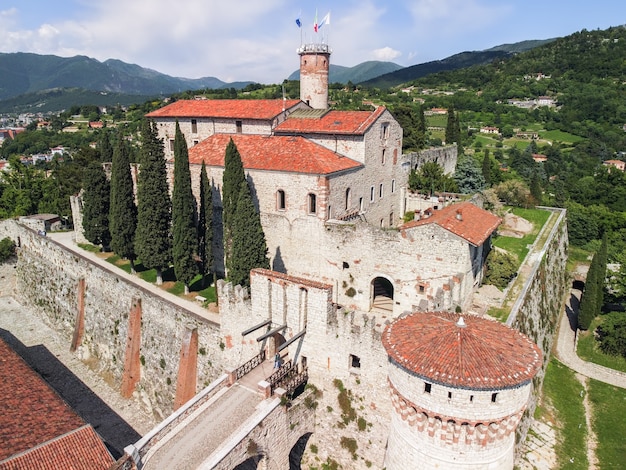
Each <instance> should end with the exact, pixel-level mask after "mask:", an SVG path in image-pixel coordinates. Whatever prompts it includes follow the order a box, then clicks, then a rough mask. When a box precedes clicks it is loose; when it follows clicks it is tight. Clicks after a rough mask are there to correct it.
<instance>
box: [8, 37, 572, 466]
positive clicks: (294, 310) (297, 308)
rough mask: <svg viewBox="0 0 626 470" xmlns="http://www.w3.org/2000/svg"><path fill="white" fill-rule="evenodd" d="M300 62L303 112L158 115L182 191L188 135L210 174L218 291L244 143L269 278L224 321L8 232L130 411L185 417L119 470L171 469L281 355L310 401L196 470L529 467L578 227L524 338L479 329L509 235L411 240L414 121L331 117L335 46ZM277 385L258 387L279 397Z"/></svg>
mask: <svg viewBox="0 0 626 470" xmlns="http://www.w3.org/2000/svg"><path fill="white" fill-rule="evenodd" d="M298 54H299V56H300V68H301V71H300V73H301V87H300V88H301V97H300V100H181V101H176V102H174V103H171V104H169V105H167V106H164V107H163V108H161V109H159V110H156V111H154V112H151V113H149V114H148V117H149V118H151V119H153V120H154V121H155V122H156V124H157V129H158V131H159V136H160V137H161V138H163V140H164V143H165V154H166V158H167V160H168V165H169V170H170V177H171V174H172V159H173V139H174V130H175V126H176V122H178V123H179V125H180V127H181V130H182V131H183V133H184V135H185V138H186V139H187V144H188V146H189V149H190V150H189V158H190V167H191V173H192V185H193V190H194V194H195V195H196V196H198V193H199V180H200V178H199V175H200V168H201V164H202V163H203V162H204V163H205V165H206V168H207V172H208V176H209V179H212V181H213V185H214V198H213V201H214V204H215V207H214V214H215V223H214V226H216V227H217V230H218V233H217V234H216V237H214V239H215V246H214V250H215V253H216V258H217V259H218V260H220V261H218V262H217V263H216V266H215V268H216V270H217V271H218V273H219V274H225V273H224V271H225V269H224V263H223V260H222V259H221V258H223V250H222V248H221V244H222V238H221V234H220V233H219V231H220V230H221V228H220V227H221V198H220V197H219V195H220V191H221V186H222V175H223V171H224V155H225V149H226V146H227V145H228V143H229V142H230V140H231V139H232V141H233V142H234V143H235V144H236V146H237V148H238V150H239V153H240V155H241V158H242V163H243V166H244V170H245V172H246V175H247V178H248V182H249V184H250V187H251V189H252V193H253V196H254V198H255V202H256V204H257V207H258V209H259V212H260V215H261V222H262V225H263V229H264V232H265V236H266V240H267V244H268V248H269V256H270V261H271V267H272V269H271V270H266V269H255V270H252V272H251V273H250V288H249V289H244V288H242V287H241V286H233V285H232V284H230V283H226V282H224V281H221V280H220V281H218V282H217V286H216V290H217V295H218V300H219V302H218V305H219V312H218V315H216V314H213V313H210V312H208V311H206V309H202V310H203V311H202V312H198V311H197V310H199V309H200V307H198V308H197V309H195V310H191V309H189V310H186V309H185V307H184V306H181V305H177V304H176V303H173V302H169V301H168V300H166V299H163V298H159V297H158V296H155V295H153V294H151V293H150V292H149V291H148V290H147V289H145V288H142V287H141V286H137V285H134V284H133V283H132V282H129V281H128V279H125V278H124V277H123V276H120V275H119V273H117V272H116V270H114V269H106V268H102V267H97V266H96V265H95V264H94V263H93V262H92V261H90V260H89V259H88V258H87V257H85V256H83V255H81V254H72V255H68V254H67V252H66V251H65V249H64V248H63V247H62V246H61V245H60V244H58V243H56V242H55V241H54V239H53V237H52V236H51V237H48V238H45V237H41V236H38V235H37V234H36V233H35V232H33V231H32V230H29V229H28V228H26V227H24V226H21V225H19V224H17V223H15V222H13V221H9V222H7V223H4V224H0V232H1V233H2V234H3V235H7V236H11V237H12V238H13V239H15V240H17V241H18V244H19V245H20V249H19V250H20V255H19V262H18V266H17V269H16V273H17V279H18V282H17V284H18V290H19V291H20V292H21V294H22V296H23V299H24V302H25V303H26V304H27V305H30V306H33V307H35V308H37V309H38V310H40V311H42V312H43V313H44V314H45V315H46V316H47V318H48V319H49V322H50V323H51V324H53V326H54V327H55V328H56V329H58V330H60V331H62V332H63V333H64V334H65V336H66V337H68V338H69V339H71V350H72V351H75V353H76V354H77V355H78V356H79V357H81V358H85V359H90V360H92V361H93V362H97V363H98V369H99V370H100V371H106V373H107V375H108V376H109V377H112V380H113V381H114V382H115V383H118V384H120V390H121V392H122V393H123V395H124V396H131V395H133V396H137V397H138V398H140V400H141V401H142V402H143V403H144V404H146V406H148V407H149V408H150V410H151V411H152V412H153V413H154V414H155V415H158V416H161V417H163V418H164V417H166V416H168V415H169V418H168V419H166V420H164V421H163V423H162V425H161V426H160V427H159V429H158V430H155V431H154V433H151V434H150V435H148V436H144V438H143V439H142V440H141V441H140V442H138V443H136V445H134V446H129V448H128V449H125V451H126V455H125V458H126V459H125V460H124V462H122V463H120V467H119V468H146V469H149V468H159V466H158V462H159V460H158V457H157V455H158V452H159V449H158V447H159V446H160V445H162V446H163V447H166V444H163V443H164V442H165V441H167V439H166V438H164V437H163V436H164V433H165V432H169V430H171V429H174V428H176V429H182V428H184V426H183V425H181V424H180V423H179V422H178V421H176V422H175V419H174V418H172V416H174V415H175V414H176V413H173V412H175V411H176V410H182V411H181V416H183V415H185V414H186V413H188V414H191V413H192V412H193V413H195V412H196V411H195V408H194V409H193V411H192V407H190V408H186V407H187V406H188V405H187V404H188V403H190V402H193V401H194V400H197V399H198V397H199V396H201V395H202V396H205V397H208V396H209V395H211V394H212V393H216V394H221V393H224V392H223V389H224V388H225V387H227V386H226V385H225V384H226V383H227V382H228V383H229V385H228V386H231V387H232V385H233V384H234V383H235V382H236V381H237V380H238V379H240V378H241V377H240V375H239V374H238V373H237V371H239V370H241V369H242V368H243V369H245V368H246V367H248V366H249V365H250V364H256V365H258V364H259V363H262V362H263V360H264V359H265V357H270V358H271V357H274V354H276V353H278V354H279V355H281V356H282V359H283V360H284V361H285V363H286V365H285V366H284V367H281V368H279V369H278V370H276V371H274V372H272V375H271V377H275V376H276V374H278V375H281V374H283V371H285V374H287V373H289V374H291V372H292V371H295V372H297V373H298V374H299V377H305V378H306V380H307V381H308V383H309V384H310V385H312V387H310V388H309V389H307V390H306V391H305V392H304V393H303V395H302V397H304V398H295V399H294V401H293V403H291V406H282V405H281V406H280V407H278V404H277V402H278V401H279V400H276V401H275V402H274V405H272V406H274V407H275V408H274V409H275V410H279V411H277V412H276V413H275V414H271V413H270V412H268V413H267V414H266V415H265V417H262V418H259V421H258V422H257V423H256V424H255V423H252V424H250V421H246V423H247V424H248V428H246V429H247V431H246V433H243V432H241V433H240V434H241V435H240V436H239V437H238V439H239V440H238V441H236V442H234V441H233V445H232V447H231V448H230V449H231V450H232V452H227V451H226V450H225V449H224V446H225V445H226V444H224V442H221V443H220V445H221V447H220V451H221V454H219V455H220V457H219V459H217V458H216V457H215V455H212V456H211V457H206V459H205V457H198V458H199V462H200V464H198V468H244V467H243V466H242V464H244V463H247V462H252V461H254V462H255V467H254V468H287V467H286V466H285V465H290V467H289V468H294V469H295V468H301V467H300V465H302V468H309V467H312V466H313V467H316V468H319V467H320V465H323V464H324V463H326V464H328V465H331V464H332V462H333V461H334V462H338V463H339V464H341V465H342V466H343V468H357V469H366V468H379V469H381V468H387V469H389V470H392V469H404V468H418V469H419V468H424V469H426V468H441V469H448V468H452V469H456V468H459V469H460V468H469V469H472V470H478V469H501V468H502V469H507V468H508V469H511V468H513V461H514V452H515V450H514V447H515V435H516V430H517V429H518V425H519V423H520V420H521V419H522V417H523V414H524V413H525V412H527V413H528V412H529V411H530V412H532V406H533V405H532V403H531V401H530V400H531V392H533V390H534V389H536V388H537V387H539V386H540V380H541V377H540V376H541V369H542V367H543V366H545V361H546V351H549V349H550V347H551V334H552V332H553V331H552V330H551V328H552V325H553V321H552V320H551V319H550V317H551V316H553V311H554V310H555V308H557V307H556V305H557V304H559V301H560V299H561V297H562V294H563V292H564V282H562V279H561V278H562V277H563V269H562V265H563V264H564V260H565V254H564V253H565V249H566V245H567V233H566V228H565V222H564V215H563V214H560V215H559V214H556V215H554V220H555V222H554V224H553V228H552V229H551V230H552V231H551V232H550V234H548V235H547V237H546V238H547V239H548V242H547V245H548V247H547V249H546V250H544V251H543V252H542V254H541V256H542V257H543V260H542V261H541V263H542V264H541V266H539V265H537V266H536V267H534V268H533V269H534V271H533V272H532V274H531V275H530V276H529V277H530V278H531V280H530V281H529V282H528V285H527V287H525V291H524V293H523V297H524V301H523V302H520V304H519V306H518V307H516V308H517V309H518V310H519V311H520V312H522V313H520V314H519V316H518V317H516V323H515V328H516V329H513V328H510V327H509V326H506V325H504V324H501V323H499V322H495V321H492V320H489V319H487V318H481V317H478V316H476V315H472V314H470V313H468V311H469V310H470V307H471V297H472V294H473V292H474V290H475V289H476V287H477V286H479V285H480V283H481V281H482V275H483V270H484V262H485V258H486V256H487V254H488V252H489V250H490V248H491V246H490V240H491V236H492V234H493V233H494V232H495V231H496V229H497V227H498V226H499V224H500V219H499V218H498V217H496V216H494V215H493V214H491V213H489V212H487V211H485V210H483V209H482V208H480V207H479V206H478V205H475V204H473V203H472V202H469V201H465V202H461V203H457V204H446V201H438V202H437V203H436V204H435V206H436V207H432V208H429V209H426V210H423V211H421V212H419V214H418V215H417V216H416V218H415V219H414V220H412V221H410V222H406V223H404V221H403V215H404V212H405V211H406V209H407V207H408V206H409V205H410V204H409V202H407V201H408V199H409V195H408V191H407V182H408V174H409V171H410V169H411V168H414V161H415V158H413V157H411V156H407V155H402V129H401V127H400V126H399V124H398V122H397V121H396V120H395V119H394V117H393V116H392V114H391V113H390V112H389V111H388V110H387V109H386V108H385V107H382V106H381V107H378V108H376V109H375V110H373V111H336V110H332V109H329V108H328V70H329V59H330V54H331V51H330V48H329V47H328V45H326V44H305V45H302V46H301V47H300V48H299V49H298ZM438 151H439V150H438ZM452 152H455V150H452ZM453 156H454V157H456V154H455V153H454V155H453ZM75 207H77V206H75ZM79 220H80V216H79V214H78V213H77V214H76V216H75V221H79ZM78 226H80V225H78ZM77 238H78V237H77ZM105 264H106V263H105ZM540 283H542V284H541V285H540ZM544 310H545V312H548V313H547V314H544ZM453 312H455V313H453ZM460 312H464V313H462V314H461V313H460ZM528 325H531V326H530V327H528ZM517 330H523V331H525V332H530V333H531V334H528V336H526V335H524V334H522V333H521V332H520V331H517ZM529 336H531V337H533V338H534V339H535V341H536V342H537V343H539V342H540V343H541V344H540V345H539V347H538V346H537V345H536V344H535V343H533V341H531V340H530V339H529ZM539 339H540V340H541V341H539ZM540 348H541V349H540ZM542 352H543V354H542ZM251 367H252V366H249V367H248V369H249V368H251ZM287 369H289V370H287ZM224 372H226V375H228V377H229V378H228V381H227V380H226V378H225V375H224ZM271 377H267V378H266V380H264V381H261V382H259V389H261V388H263V390H264V391H266V392H267V393H268V394H269V395H271V394H272V393H273V391H274V388H273V387H274V386H275V385H276V384H277V383H278V382H272V380H271ZM281 384H282V383H281ZM281 387H282V385H281ZM198 392H201V393H198ZM241 393H242V394H243V393H244V392H243V391H242V392H241ZM207 400H208V398H207ZM264 403H265V405H264V406H266V407H268V404H267V403H266V402H264ZM194 406H195V405H194ZM202 406H204V405H202ZM197 408H198V409H199V408H201V406H200V405H198V407H197ZM290 410H293V413H292V414H290V413H291V411H290ZM528 410H529V411H528ZM259 413H260V411H259V410H258V409H257V410H256V411H255V415H254V416H257V417H258V416H259ZM272 413H274V412H273V411H272ZM270 418H271V419H270ZM182 419H183V418H181V422H182ZM168 420H169V421H168ZM253 424H254V425H253ZM224 426H226V423H224ZM161 431H163V434H161ZM294 436H295V440H296V441H297V442H295V443H294ZM208 437H210V436H208ZM281 439H282V440H281ZM176 442H181V441H180V440H177V441H176ZM228 442H231V441H228ZM186 449H191V447H186ZM285 449H286V451H284V450H285ZM304 449H306V450H304ZM283 451H284V452H283ZM185 452H186V454H189V455H185V458H187V457H190V455H191V454H195V453H196V451H195V450H193V451H191V450H186V451H185ZM198 452H199V451H198ZM218 453H219V452H218ZM150 459H152V460H150ZM229 459H230V460H229ZM181 460H182V456H181ZM218 460H219V461H218ZM259 460H260V461H261V462H260V463H259ZM289 462H291V463H289ZM257 463H258V465H259V466H258V467H256V464H257ZM292 464H293V466H291V465H292ZM263 465H264V466H263ZM161 468H163V467H161ZM245 468H248V467H245Z"/></svg>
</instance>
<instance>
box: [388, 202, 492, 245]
mask: <svg viewBox="0 0 626 470" xmlns="http://www.w3.org/2000/svg"><path fill="white" fill-rule="evenodd" d="M501 222H502V219H500V218H499V217H497V216H495V215H493V214H492V213H491V212H488V211H486V210H484V209H481V208H480V207H477V206H475V205H474V204H472V203H471V202H460V203H458V204H452V205H450V206H447V207H444V208H443V209H441V210H436V211H433V213H432V215H431V216H429V217H424V218H422V219H420V220H413V221H411V222H407V223H406V224H404V225H402V227H400V229H401V230H407V229H411V228H413V227H419V226H422V225H427V224H437V225H439V226H440V227H442V228H444V229H446V230H448V231H449V232H452V233H454V234H455V235H458V236H459V237H461V238H463V239H464V240H467V241H468V242H470V243H471V244H472V245H474V246H480V245H482V244H483V243H484V242H485V240H487V238H489V236H490V235H491V234H492V233H493V232H494V230H495V229H497V228H498V226H499V225H500V223H501Z"/></svg>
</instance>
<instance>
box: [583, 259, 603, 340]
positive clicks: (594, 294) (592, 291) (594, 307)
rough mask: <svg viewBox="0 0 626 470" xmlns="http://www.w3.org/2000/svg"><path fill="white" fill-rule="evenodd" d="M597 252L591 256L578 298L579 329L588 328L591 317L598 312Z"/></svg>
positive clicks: (598, 274)
mask: <svg viewBox="0 0 626 470" xmlns="http://www.w3.org/2000/svg"><path fill="white" fill-rule="evenodd" d="M598 263H599V257H598V253H596V254H594V255H593V258H591V264H590V265H589V271H588V272H587V279H586V280H585V289H584V291H583V295H582V298H581V300H580V308H579V310H578V328H579V329H580V330H588V329H589V325H591V322H592V321H593V319H594V318H595V317H596V316H597V315H598V313H600V311H599V310H598V297H599V295H600V291H599V290H598V285H599V281H598V277H599V276H600V266H599V265H598Z"/></svg>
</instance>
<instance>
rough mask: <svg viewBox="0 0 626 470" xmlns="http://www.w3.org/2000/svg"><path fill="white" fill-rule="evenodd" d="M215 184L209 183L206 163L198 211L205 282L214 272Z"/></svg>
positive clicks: (201, 259) (203, 168)
mask: <svg viewBox="0 0 626 470" xmlns="http://www.w3.org/2000/svg"><path fill="white" fill-rule="evenodd" d="M212 186H213V185H212V184H211V183H209V178H208V177H207V173H206V165H205V164H204V161H203V162H202V168H201V169H200V210H199V211H198V212H199V213H198V257H199V258H200V274H202V280H203V284H204V285H205V286H206V285H207V284H208V283H207V282H206V281H207V279H206V278H207V276H208V275H209V274H211V273H212V272H213V187H212Z"/></svg>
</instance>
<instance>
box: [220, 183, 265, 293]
mask: <svg viewBox="0 0 626 470" xmlns="http://www.w3.org/2000/svg"><path fill="white" fill-rule="evenodd" d="M269 267H270V262H269V259H268V257H267V243H266V241H265V233H264V232H263V227H262V226H261V216H260V215H259V213H258V212H257V210H256V208H255V207H254V202H253V201H252V194H251V193H250V187H249V186H248V182H247V181H245V180H244V181H243V182H242V183H241V185H240V186H239V196H238V198H237V210H236V211H235V214H234V220H233V241H232V261H231V268H230V271H229V272H228V278H229V279H230V281H231V282H232V283H233V285H237V284H239V285H242V286H245V287H249V286H250V270H251V269H254V268H265V269H269Z"/></svg>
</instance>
